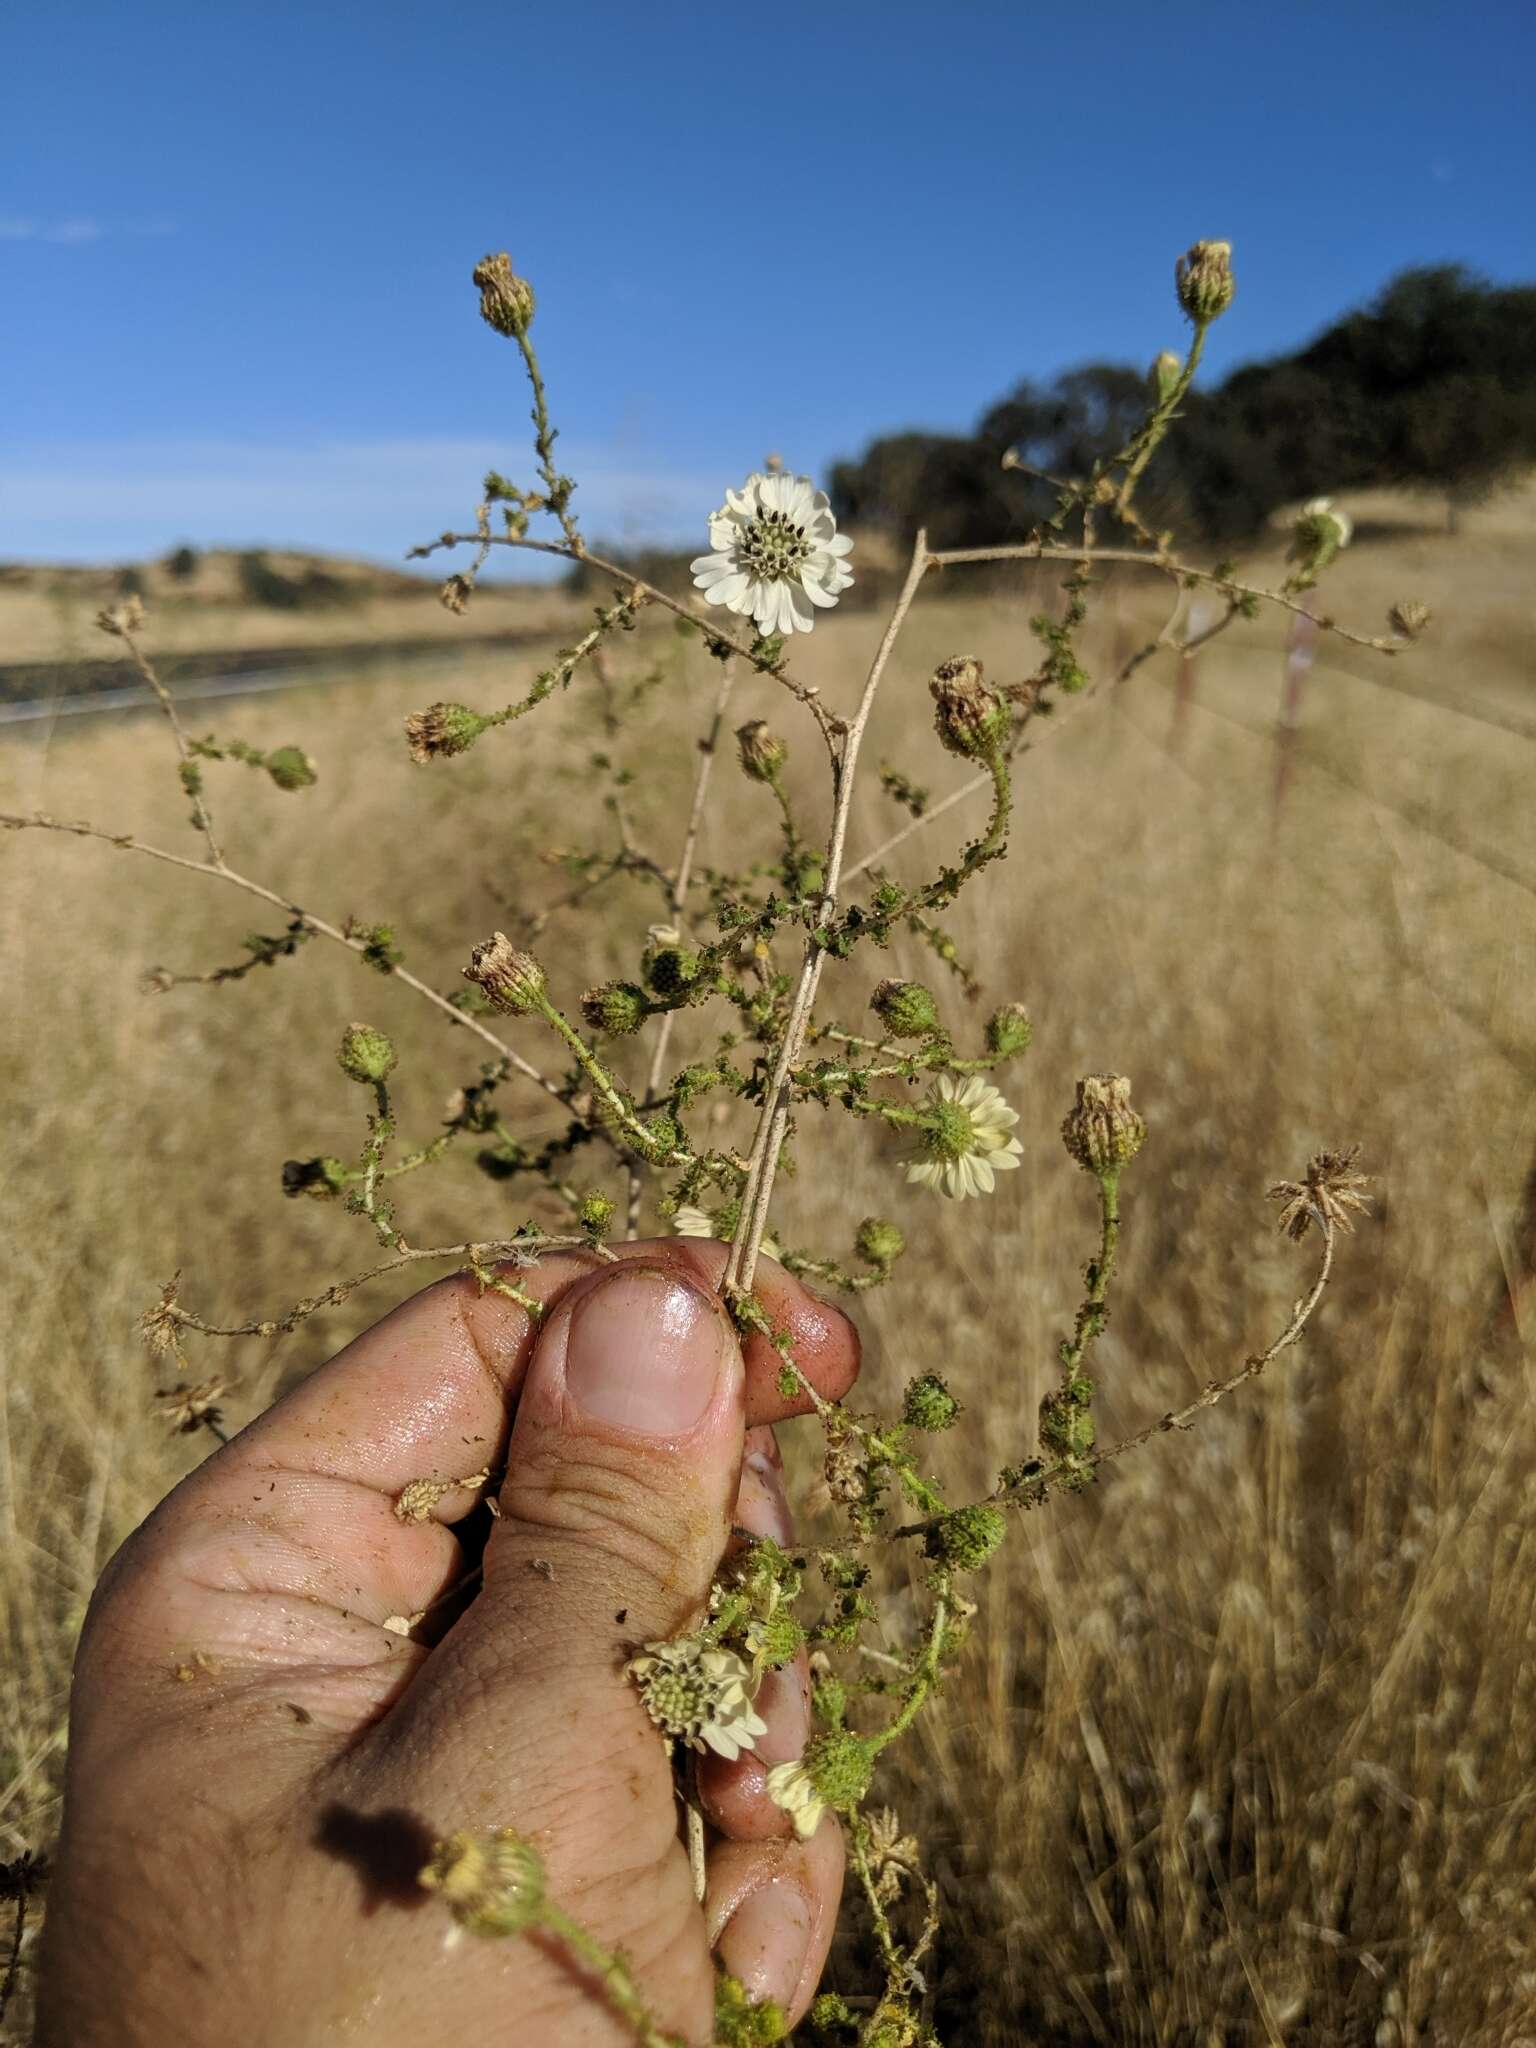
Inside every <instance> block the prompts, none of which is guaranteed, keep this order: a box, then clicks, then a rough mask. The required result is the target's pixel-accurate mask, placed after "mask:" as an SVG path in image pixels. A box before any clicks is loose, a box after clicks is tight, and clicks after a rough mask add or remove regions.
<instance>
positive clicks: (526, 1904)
mask: <svg viewBox="0 0 1536 2048" xmlns="http://www.w3.org/2000/svg"><path fill="white" fill-rule="evenodd" d="M417 1881H418V1883H420V1884H421V1885H422V1886H423V1887H424V1889H425V1890H427V1891H429V1892H440V1893H441V1894H442V1897H443V1901H444V1903H445V1904H446V1905H447V1907H448V1909H449V1911H450V1912H451V1913H452V1914H453V1917H454V1919H455V1920H457V1921H458V1923H459V1925H460V1926H461V1927H462V1928H464V1929H465V1931H466V1932H467V1933H470V1934H484V1935H511V1934H522V1933H523V1932H524V1931H525V1930H526V1929H527V1928H529V1927H532V1926H533V1925H534V1923H535V1922H536V1921H537V1920H538V1917H539V1914H540V1911H541V1910H542V1908H543V1904H544V1869H543V1865H542V1864H541V1863H540V1862H539V1859H538V1856H537V1854H536V1853H535V1852H534V1850H533V1849H532V1848H530V1847H529V1845H528V1843H526V1842H525V1841H524V1840H523V1839H522V1837H521V1835H519V1834H518V1833H517V1832H516V1831H515V1830H514V1829H512V1828H493V1829H490V1830H488V1831H487V1832H486V1833H484V1834H461V1835H449V1836H448V1838H447V1839H446V1841H442V1842H438V1843H436V1844H434V1846H433V1850H432V1860H431V1861H430V1862H429V1863H428V1864H427V1865H426V1867H425V1869H423V1870H422V1871H421V1872H420V1873H419V1876H418V1880H417Z"/></svg>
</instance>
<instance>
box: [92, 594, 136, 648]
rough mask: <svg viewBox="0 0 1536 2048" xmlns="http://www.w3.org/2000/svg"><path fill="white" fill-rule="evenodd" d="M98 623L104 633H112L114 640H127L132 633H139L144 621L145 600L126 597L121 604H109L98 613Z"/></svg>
mask: <svg viewBox="0 0 1536 2048" xmlns="http://www.w3.org/2000/svg"><path fill="white" fill-rule="evenodd" d="M96 623H97V625H98V626H99V627H100V628H101V630H102V632H103V633H110V634H111V635H112V637H113V639H114V640H126V639H127V637H128V635H129V634H130V633H137V632H138V630H139V628H140V626H142V625H143V623H144V600H143V599H142V598H140V597H125V598H124V599H123V601H122V603H121V604H116V605H109V606H108V607H107V608H106V610H104V611H99V612H98V613H97V614H96Z"/></svg>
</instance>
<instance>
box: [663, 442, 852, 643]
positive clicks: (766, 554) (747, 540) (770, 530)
mask: <svg viewBox="0 0 1536 2048" xmlns="http://www.w3.org/2000/svg"><path fill="white" fill-rule="evenodd" d="M709 545H710V553H709V554H707V555H700V556H699V557H698V559H697V560H696V561H695V562H693V563H691V564H690V567H691V568H692V571H693V580H694V582H695V583H696V584H697V585H698V587H699V589H700V590H702V591H703V593H704V596H705V598H706V600H707V601H708V602H709V603H710V604H723V605H724V606H725V607H726V608H727V610H729V611H733V612H739V613H740V614H741V615H742V617H744V618H750V619H752V620H753V621H754V622H755V623H756V626H757V629H758V631H759V632H760V633H764V634H767V633H809V631H810V630H811V628H812V626H814V625H815V623H816V608H817V607H818V606H821V607H823V608H825V607H827V606H829V605H834V604H836V603H837V600H838V597H839V595H840V594H841V593H842V592H843V591H845V590H846V589H847V588H848V586H849V584H850V583H852V581H853V572H852V570H851V569H849V567H848V565H847V563H846V561H845V560H844V557H845V556H846V555H847V554H848V553H849V551H850V550H851V548H852V547H853V542H852V541H851V540H850V539H849V538H848V536H847V534H845V533H839V532H838V530H837V521H836V520H835V519H834V518H833V516H832V507H831V505H830V504H829V503H828V502H827V497H826V493H825V492H824V491H818V490H817V489H816V487H815V485H814V484H813V483H812V482H811V479H810V478H809V477H808V476H782V475H781V476H772V475H769V474H768V473H767V472H766V471H765V470H755V471H754V472H753V474H752V475H751V476H749V477H748V478H747V480H746V482H745V483H744V484H743V485H742V487H741V489H740V490H739V491H727V492H726V494H725V503H724V504H723V505H722V506H721V507H720V509H719V510H718V511H717V512H712V513H711V514H710V516H709Z"/></svg>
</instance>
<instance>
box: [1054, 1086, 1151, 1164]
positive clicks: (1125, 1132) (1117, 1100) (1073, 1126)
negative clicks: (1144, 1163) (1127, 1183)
mask: <svg viewBox="0 0 1536 2048" xmlns="http://www.w3.org/2000/svg"><path fill="white" fill-rule="evenodd" d="M1146 1135H1147V1127H1146V1125H1145V1124H1144V1123H1143V1122H1142V1120H1141V1118H1140V1117H1139V1116H1138V1115H1137V1114H1136V1112H1135V1110H1134V1109H1132V1107H1131V1084H1130V1082H1129V1081H1128V1080H1126V1078H1125V1076H1124V1075H1123V1074H1089V1075H1088V1076H1087V1077H1086V1078H1085V1079H1083V1080H1081V1081H1079V1082H1078V1084H1077V1101H1076V1102H1075V1103H1074V1104H1073V1106H1072V1109H1071V1111H1070V1112H1069V1114H1068V1116H1067V1118H1066V1120H1065V1121H1064V1122H1063V1124H1062V1126H1061V1140H1062V1143H1063V1144H1064V1145H1065V1146H1066V1148H1067V1150H1068V1152H1070V1153H1071V1155H1072V1157H1073V1158H1074V1159H1075V1160H1076V1161H1077V1163H1078V1165H1079V1166H1081V1167H1082V1168H1083V1169H1084V1171H1085V1172H1087V1173H1096V1174H1105V1173H1114V1172H1117V1171H1118V1170H1119V1168H1120V1167H1122V1166H1123V1165H1124V1164H1125V1162H1126V1161H1127V1160H1128V1159H1134V1158H1135V1157H1136V1154H1137V1153H1138V1152H1139V1151H1140V1150H1141V1148H1142V1145H1143V1144H1144V1143H1145V1141H1146Z"/></svg>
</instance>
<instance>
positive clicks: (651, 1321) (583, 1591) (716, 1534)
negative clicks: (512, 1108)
mask: <svg viewBox="0 0 1536 2048" xmlns="http://www.w3.org/2000/svg"><path fill="white" fill-rule="evenodd" d="M744 1379H745V1375H744V1371H743V1366H742V1356H741V1349H740V1346H739V1344H738V1343H737V1340H736V1334H735V1331H734V1330H733V1329H732V1327H731V1323H730V1320H729V1318H728V1316H727V1315H726V1312H725V1309H724V1307H723V1305H722V1303H721V1302H720V1300H719V1298H718V1297H717V1296H715V1295H712V1294H707V1293H705V1292H704V1291H703V1289H702V1288H700V1287H698V1286H696V1285H695V1284H694V1283H693V1281H692V1280H690V1279H687V1278H684V1277H683V1276H681V1275H680V1274H678V1273H677V1272H676V1271H675V1270H666V1269H664V1268H662V1267H659V1266H649V1265H641V1264H632V1263H625V1264H624V1265H622V1266H618V1267H609V1268H608V1269H607V1270H605V1271H602V1272H599V1273H596V1274H593V1275H592V1276H591V1277H590V1278H589V1279H588V1280H586V1281H585V1282H583V1283H582V1284H581V1285H579V1286H578V1287H576V1288H574V1289H572V1290H571V1292H570V1293H569V1294H568V1295H567V1296H566V1297H565V1298H564V1299H562V1301H561V1302H560V1304H559V1306H558V1307H557V1308H556V1309H555V1311H554V1312H553V1314H552V1315H551V1316H550V1317H549V1319H548V1321H547V1323H546V1324H545V1326H544V1328H543V1329H541V1330H540V1332H539V1337H538V1342H537V1344H536V1345H535V1347H534V1353H533V1357H532V1359H531V1361H530V1363H529V1367H528V1376H527V1379H526V1380H525V1382H524V1385H523V1390H522V1395H521V1398H520V1399H519V1402H518V1407H517V1417H516V1421H515V1423H514V1425H513V1429H512V1439H511V1443H510V1445H509V1447H508V1451H507V1477H506V1483H505V1485H504V1486H503V1488H502V1493H501V1520H500V1523H499V1525H498V1527H497V1528H496V1530H495V1532H494V1533H493V1536H492V1539H491V1543H490V1546H489V1548H488V1550H487V1554H486V1559H485V1590H484V1593H483V1595H482V1601H483V1602H484V1603H485V1604H486V1607H487V1613H486V1620H487V1621H488V1622H490V1623H491V1624H492V1625H494V1623H495V1621H496V1620H497V1619H498V1618H499V1617H498V1614H497V1609H498V1607H500V1606H501V1604H502V1601H503V1600H505V1601H507V1602H509V1603H510V1604H511V1605H512V1606H514V1607H515V1608H517V1609H520V1610H523V1611H525V1612H526V1610H527V1609H528V1607H529V1606H530V1600H529V1594H528V1582H529V1580H530V1578H532V1579H533V1580H534V1581H535V1582H536V1583H537V1582H539V1581H540V1580H542V1581H543V1582H544V1583H545V1584H547V1585H549V1586H558V1588H559V1601H558V1605H559V1608H560V1611H561V1613H562V1616H563V1625H564V1627H565V1629H566V1630H567V1632H568V1633H571V1634H574V1635H578V1636H581V1637H583V1638H586V1639H587V1647H588V1648H589V1649H592V1650H599V1651H600V1646H608V1650H609V1654H612V1651H613V1650H614V1649H617V1648H618V1646H619V1645H620V1644H621V1643H624V1642H627V1643H630V1644H632V1643H634V1642H635V1641H637V1640H640V1641H645V1640H650V1639H651V1638H654V1637H656V1636H661V1635H671V1634H674V1633H676V1632H677V1630H679V1629H680V1628H683V1627H686V1626H687V1625H688V1623H689V1621H690V1620H691V1619H692V1617H693V1615H694V1613H695V1612H696V1611H697V1609H698V1607H699V1605H700V1604H701V1603H702V1601H703V1600H704V1598H705V1595H706V1593H707V1591H708V1588H709V1582H710V1579H711V1577H712V1575H713V1573H714V1570H715V1567H716V1565H717V1564H718V1563H719V1560H720V1556H721V1553H722V1551H723V1550H724V1548H725V1544H726V1539H727V1537H728V1535H729V1532H730V1514H731V1509H732V1505H733V1503H734V1501H735V1498H736V1490H737V1485H738V1482H739V1479H740V1475H741V1459H742V1448H743V1439H744V1435H745V1428H746V1415H745V1405H746V1404H745V1390H744ZM541 1604H542V1603H541ZM621 1614H622V1616H623V1618H622V1620H620V1619H619V1618H618V1617H619V1616H620V1615H621ZM600 1653H601V1651H600Z"/></svg>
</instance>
